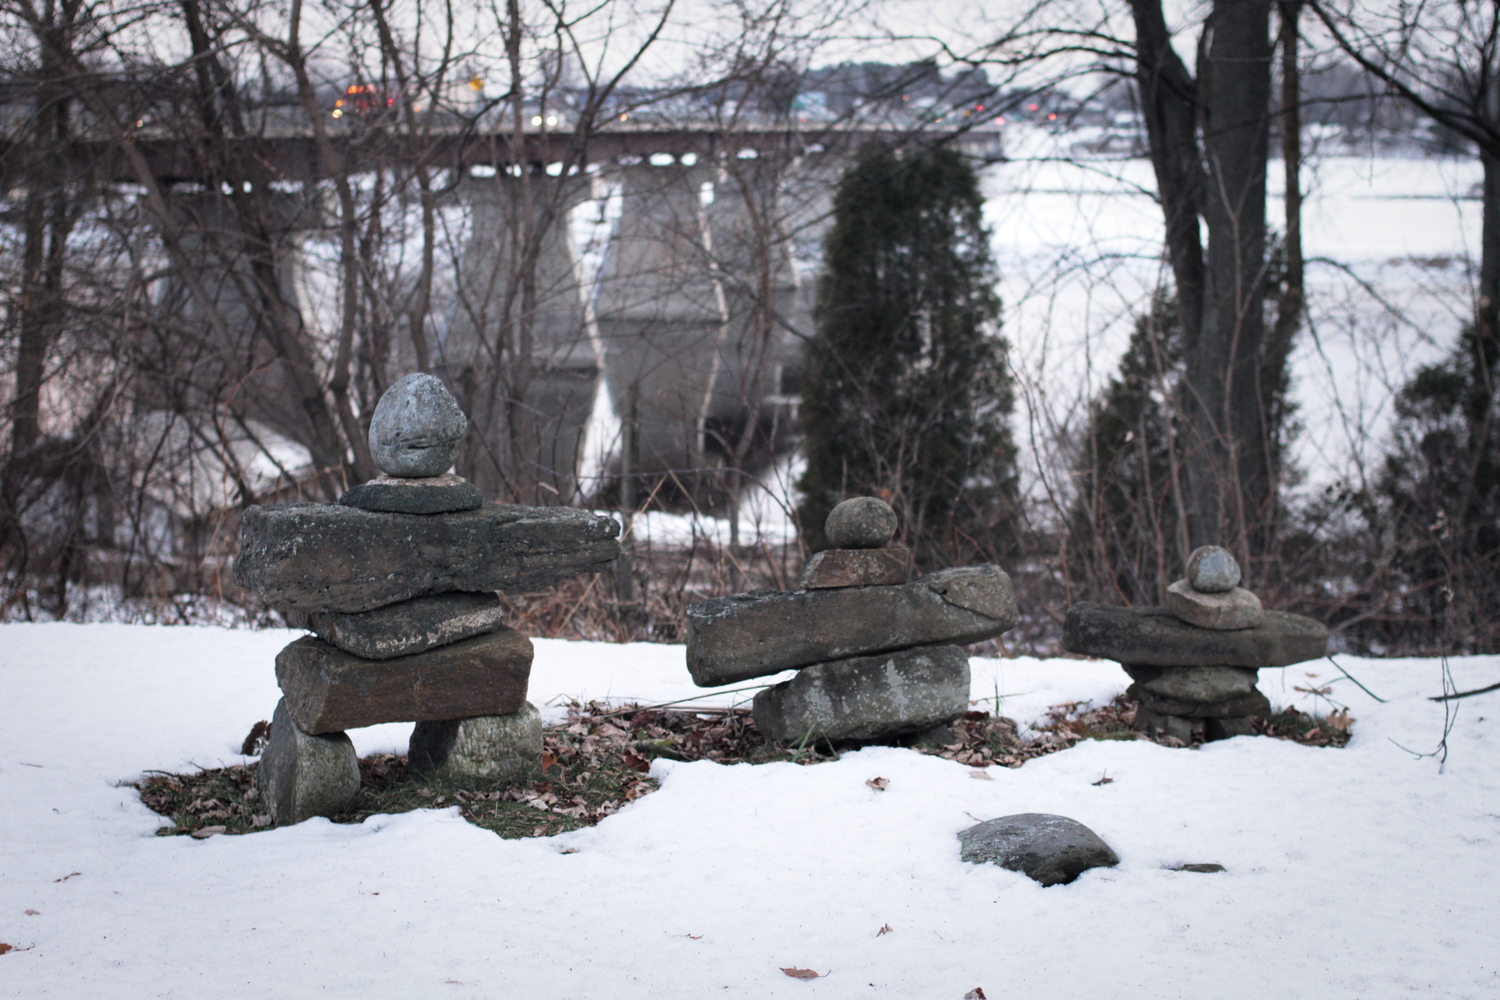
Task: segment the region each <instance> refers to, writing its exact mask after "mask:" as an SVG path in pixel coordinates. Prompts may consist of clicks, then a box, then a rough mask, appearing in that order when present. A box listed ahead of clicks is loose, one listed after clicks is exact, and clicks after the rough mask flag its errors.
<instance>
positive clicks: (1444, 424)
mask: <svg viewBox="0 0 1500 1000" xmlns="http://www.w3.org/2000/svg"><path fill="white" fill-rule="evenodd" d="M1483 330H1484V328H1483V327H1481V326H1479V325H1471V326H1469V327H1468V328H1467V329H1465V331H1464V333H1463V335H1462V337H1461V338H1460V342H1459V344H1458V346H1457V348H1456V349H1455V350H1454V351H1453V353H1452V354H1451V355H1450V356H1449V357H1448V358H1447V359H1445V360H1444V361H1442V362H1440V363H1438V364H1435V365H1428V366H1425V367H1423V368H1421V369H1419V370H1418V371H1417V373H1416V374H1415V375H1414V376H1413V377H1412V379H1411V381H1409V382H1408V383H1407V384H1406V385H1405V386H1403V387H1402V389H1401V391H1400V392H1399V393H1398V394H1397V396H1396V422H1395V435H1394V436H1395V440H1394V442H1393V444H1392V447H1391V450H1390V452H1389V453H1388V454H1387V456H1386V459H1385V466H1384V469H1383V470H1382V474H1381V477H1380V480H1379V484H1378V491H1379V493H1380V495H1381V496H1382V498H1383V500H1384V501H1385V503H1384V513H1385V516H1386V517H1387V518H1388V519H1389V521H1388V526H1387V530H1388V531H1389V534H1390V540H1391V542H1392V543H1393V544H1392V546H1391V573H1392V576H1393V577H1394V581H1393V582H1394V584H1395V587H1394V589H1395V591H1396V594H1397V596H1396V598H1395V601H1396V606H1395V607H1393V608H1392V609H1391V610H1392V612H1393V613H1392V614H1390V615H1387V616H1385V617H1386V619H1387V621H1386V622H1385V623H1383V624H1384V627H1385V628H1386V629H1387V630H1388V631H1389V632H1390V634H1389V635H1386V636H1380V637H1379V638H1380V639H1385V640H1386V641H1387V642H1399V641H1403V640H1404V641H1405V642H1407V643H1411V642H1412V640H1413V639H1415V640H1416V643H1417V644H1418V645H1420V646H1422V647H1425V648H1429V649H1435V650H1442V651H1443V652H1448V653H1454V652H1464V653H1481V652H1483V653H1492V652H1495V651H1497V650H1500V626H1497V624H1496V621H1495V609H1496V608H1497V607H1500V393H1497V392H1496V391H1495V381H1496V375H1497V372H1500V347H1497V342H1496V341H1495V340H1494V339H1492V338H1489V337H1486V336H1485V335H1484V333H1483Z"/></svg>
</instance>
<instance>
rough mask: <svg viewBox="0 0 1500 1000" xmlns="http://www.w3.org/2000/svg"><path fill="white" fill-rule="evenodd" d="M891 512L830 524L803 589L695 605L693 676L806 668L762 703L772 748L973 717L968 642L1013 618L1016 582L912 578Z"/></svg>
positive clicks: (739, 676) (858, 512)
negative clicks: (827, 545)
mask: <svg viewBox="0 0 1500 1000" xmlns="http://www.w3.org/2000/svg"><path fill="white" fill-rule="evenodd" d="M895 530H896V515H895V512H894V511H892V510H891V508H890V507H889V506H888V505H887V504H885V503H884V502H882V501H880V500H877V499H875V498H873V497H858V498H855V499H853V500H846V501H844V502H843V503H841V504H839V505H838V506H837V507H835V508H834V510H833V512H832V513H830V514H829V515H828V522H827V525H826V527H825V531H826V534H827V536H828V539H829V540H830V541H831V542H833V544H834V545H836V546H838V548H833V549H828V550H825V551H823V552H819V553H817V554H816V555H814V556H813V557H812V558H811V559H809V560H808V561H807V564H806V565H805V566H804V567H803V569H802V580H801V584H802V589H801V590H798V591H757V592H755V593H750V594H739V595H736V596H734V597H720V598H715V599H713V600H709V601H701V602H699V603H697V604H693V605H690V606H689V607H688V609H687V623H688V640H687V661H688V670H689V672H690V673H691V674H692V676H693V680H694V682H695V683H697V684H698V685H699V686H701V687H714V686H717V685H721V684H729V683H733V682H735V681H742V680H748V679H750V678H753V677H764V676H766V675H768V674H775V673H779V672H780V671H782V670H786V669H788V668H793V667H795V668H800V669H799V671H798V673H797V675H796V676H795V677H793V678H792V679H791V680H789V681H785V682H783V683H781V684H777V685H775V686H774V687H771V688H767V689H766V690H764V691H761V692H760V693H759V694H757V695H756V696H755V704H754V716H755V724H756V726H757V727H758V728H759V729H760V731H761V733H762V735H764V736H765V738H766V739H767V740H769V741H773V742H781V743H797V742H803V741H809V740H829V741H833V742H853V741H865V740H881V739H888V738H891V737H894V736H900V735H903V734H907V733H916V732H921V731H923V730H927V729H930V728H932V727H934V726H937V725H941V724H943V723H946V722H950V721H952V720H953V719H955V718H957V717H958V716H960V715H962V714H963V713H964V712H965V711H966V710H967V709H968V707H969V660H968V657H967V656H965V655H964V651H963V650H962V649H961V648H960V645H962V644H968V643H974V642H979V641H981V640H984V639H989V638H992V637H994V636H997V635H999V634H1000V633H1002V632H1004V631H1005V630H1006V629H1008V628H1010V627H1012V626H1013V625H1014V624H1015V622H1016V600H1015V593H1014V591H1013V589H1012V587H1011V582H1010V577H1009V576H1007V575H1006V574H1005V573H1004V571H1002V570H1000V569H999V568H997V567H995V566H967V567H963V568H960V569H949V570H942V571H940V572H937V573H930V574H928V575H927V576H923V577H919V578H917V579H915V580H911V581H910V582H908V576H909V571H908V563H909V559H908V554H907V551H906V550H905V549H904V548H899V547H894V546H888V545H887V543H889V542H890V540H891V537H892V536H893V534H894V533H895Z"/></svg>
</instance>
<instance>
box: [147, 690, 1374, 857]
mask: <svg viewBox="0 0 1500 1000" xmlns="http://www.w3.org/2000/svg"><path fill="white" fill-rule="evenodd" d="M1134 718H1135V705H1134V704H1133V703H1131V702H1129V701H1127V700H1126V699H1125V698H1124V697H1123V696H1122V697H1119V698H1116V699H1115V700H1114V701H1113V702H1111V703H1109V704H1108V705H1104V706H1101V707H1098V708H1094V707H1092V706H1091V705H1089V704H1088V703H1077V702H1072V703H1067V704H1063V705H1055V706H1053V707H1052V708H1051V709H1049V711H1048V715H1047V718H1046V719H1045V720H1043V721H1042V723H1041V724H1040V725H1039V726H1037V727H1036V728H1035V730H1034V731H1028V732H1027V733H1026V734H1025V735H1022V733H1021V731H1020V728H1019V727H1018V726H1017V724H1016V723H1015V721H1014V720H1012V719H1007V718H1005V717H1004V716H994V715H991V714H990V713H988V712H977V711H976V712H968V713H966V714H965V715H964V716H963V717H962V718H961V719H959V720H958V721H957V722H955V723H954V724H953V725H951V726H949V727H946V728H945V729H944V730H942V731H940V732H939V733H937V734H927V735H926V736H924V738H923V739H922V741H921V742H920V743H918V742H917V741H915V740H908V741H906V742H907V743H909V744H912V747H911V748H912V749H914V750H917V751H918V752H920V753H926V754H933V755H936V756H939V757H943V758H946V759H948V760H953V761H957V762H959V763H961V764H966V765H968V766H970V767H972V768H976V769H977V770H975V771H973V772H971V774H972V775H973V776H975V777H988V775H986V774H985V773H984V771H983V770H982V769H984V768H987V767H990V766H992V765H996V766H1000V767H1020V766H1022V765H1023V764H1025V763H1026V761H1028V760H1032V759H1034V758H1037V757H1042V756H1046V755H1047V754H1051V753H1057V752H1058V751H1059V750H1066V749H1067V748H1068V747H1071V746H1074V745H1076V744H1077V743H1079V742H1080V741H1082V740H1086V739H1147V737H1146V736H1144V735H1142V734H1140V733H1136V732H1134V731H1133V730H1132V729H1131V728H1130V726H1131V723H1132V722H1133V721H1134ZM1351 723H1352V720H1351V719H1350V718H1349V714H1348V712H1347V710H1340V711H1338V712H1334V713H1332V714H1331V715H1328V716H1325V717H1323V718H1321V719H1318V718H1314V717H1312V716H1310V715H1306V714H1305V713H1301V712H1297V711H1295V710H1289V711H1286V712H1280V713H1277V714H1276V715H1273V716H1270V717H1268V718H1265V719H1257V720H1255V725H1256V731H1257V732H1258V733H1261V734H1263V735H1266V736H1271V737H1275V738H1277V739H1286V740H1293V741H1296V742H1299V743H1305V744H1308V745H1311V746H1332V747H1340V746H1343V745H1344V744H1345V743H1347V742H1348V741H1349V727H1350V725H1351ZM254 735H255V736H257V737H258V738H264V733H263V732H261V733H256V734H254ZM1156 741H1157V742H1159V743H1163V744H1166V745H1169V746H1181V745H1182V744H1181V743H1180V742H1179V741H1177V740H1174V739H1172V738H1170V737H1159V738H1157V740H1156ZM839 754H840V750H839V749H838V748H835V747H832V746H828V745H827V744H809V745H806V746H800V747H784V746H776V745H768V744H766V743H765V742H764V741H763V740H762V739H761V736H760V732H759V731H758V730H757V729H756V728H755V722H754V720H753V719H751V717H750V713H749V711H748V710H746V709H698V710H693V709H677V708H661V707H641V706H637V705H627V706H623V707H620V706H614V707H612V706H609V705H605V704H601V703H599V702H590V703H588V704H587V705H572V706H570V707H569V708H568V715H567V718H566V720H565V721H564V722H563V723H562V724H561V725H557V726H552V727H549V728H548V729H547V730H546V731H545V735H544V737H543V751H542V759H541V769H540V771H539V772H538V773H536V774H535V775H533V776H532V778H531V779H530V780H527V781H525V782H522V783H518V784H503V785H500V784H493V783H491V784H485V783H483V782H466V783H463V784H453V783H443V782H434V781H430V780H427V779H425V778H422V777H420V776H415V775H409V774H408V773H407V770H406V758H405V757H403V756H400V755H396V754H372V755H371V756H369V757H366V758H363V759H362V760H361V761H360V762H359V770H360V790H359V795H358V797H357V798H356V799H355V801H354V803H353V805H352V807H351V809H350V810H349V812H347V813H344V814H341V815H339V816H335V817H333V820H334V822H336V823H359V822H363V821H364V820H365V819H367V818H369V817H370V816H374V815H377V814H382V813H401V812H408V811H410V810H413V809H423V808H434V807H437V808H443V807H449V806H457V807H458V808H459V810H460V812H461V814H462V815H463V817H464V818H465V819H467V820H468V821H469V822H471V823H474V824H476V825H478V826H482V827H484V828H485V829H487V830H493V831H494V832H495V833H498V834H499V835H500V836H502V837H510V838H516V837H542V836H552V835H553V834H558V833H564V832H566V831H568V830H576V829H578V828H580V827H584V826H592V825H594V824H595V823H598V822H599V821H600V820H601V819H603V818H604V817H606V816H609V815H612V814H614V813H615V812H617V811H618V810H619V809H621V808H622V807H623V806H624V805H625V804H626V803H629V802H632V801H634V800H636V799H638V798H640V797H641V796H642V795H646V794H648V793H650V792H652V791H654V790H655V789H656V787H657V786H656V782H655V781H654V780H653V779H652V778H650V777H649V776H648V774H647V772H649V771H650V769H651V761H652V760H654V759H656V758H658V757H661V758H666V759H669V760H678V761H695V760H712V761H717V762H719V763H724V764H739V763H748V764H763V763H768V762H771V761H789V762H792V763H797V764H816V763H818V762H820V761H826V760H832V759H835V758H837V757H838V756H839ZM254 767H255V765H253V764H252V765H234V766H230V767H222V768H205V769H203V770H200V771H197V772H195V773H192V774H169V773H166V772H160V771H153V772H148V773H147V775H146V776H145V777H144V778H142V779H141V780H140V781H139V782H136V783H135V787H136V788H137V789H139V791H140V794H141V801H143V802H144V803H145V804H146V805H147V806H148V807H150V808H151V809H153V810H154V811H156V812H158V813H160V814H161V815H163V816H166V817H167V818H168V819H170V820H171V823H170V824H168V825H164V826H163V827H162V828H161V829H160V830H159V831H158V833H159V834H161V835H164V836H167V835H197V836H199V837H206V836H211V835H213V834H214V833H218V832H221V831H222V832H224V833H230V834H241V833H252V832H254V831H256V830H263V829H268V828H269V827H270V825H271V816H270V811H269V809H268V807H267V806H266V803H265V802H264V801H263V799H262V797H261V794H260V789H259V788H258V787H257V785H256V782H255V770H254ZM1102 783H1103V782H1101V784H1102ZM867 784H869V785H870V787H872V788H874V789H876V790H882V789H883V786H884V785H886V784H887V782H886V781H885V779H883V778H872V779H870V781H869V782H867Z"/></svg>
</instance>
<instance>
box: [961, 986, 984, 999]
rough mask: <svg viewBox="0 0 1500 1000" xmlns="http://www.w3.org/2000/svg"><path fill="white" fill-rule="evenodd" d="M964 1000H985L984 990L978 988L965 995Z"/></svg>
mask: <svg viewBox="0 0 1500 1000" xmlns="http://www.w3.org/2000/svg"><path fill="white" fill-rule="evenodd" d="M964 1000H985V996H984V990H982V989H980V988H979V987H978V986H976V987H974V988H973V989H972V990H970V991H969V992H967V993H965V994H964Z"/></svg>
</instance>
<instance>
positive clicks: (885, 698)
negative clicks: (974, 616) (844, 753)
mask: <svg viewBox="0 0 1500 1000" xmlns="http://www.w3.org/2000/svg"><path fill="white" fill-rule="evenodd" d="M968 707H969V658H968V657H967V656H965V655H964V651H963V650H962V649H959V648H958V647H957V646H932V647H928V648H925V649H905V650H902V651H900V652H897V653H885V654H883V655H880V656H860V657H855V658H853V659H848V660H838V661H836V662H833V663H819V664H815V665H814V666H811V667H806V668H804V669H802V670H800V671H798V672H797V676H796V677H793V678H792V679H791V680H789V681H783V682H782V683H780V684H777V685H776V686H775V687H772V688H767V689H766V690H764V691H762V692H760V693H759V694H757V695H756V696H755V705H754V710H753V711H754V716H755V725H756V728H758V729H759V730H760V732H761V735H762V736H764V737H765V738H766V740H768V741H769V742H773V743H799V742H801V741H802V740H803V739H804V738H806V739H810V740H819V739H824V740H830V741H832V742H834V743H840V742H847V741H852V740H882V739H887V738H889V737H892V736H900V735H903V734H905V733H916V732H921V731H923V730H927V729H931V728H932V727H933V726H937V725H940V724H942V723H945V722H951V721H953V720H954V719H956V718H958V717H959V716H960V715H962V714H964V712H965V710H967V709H968Z"/></svg>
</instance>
